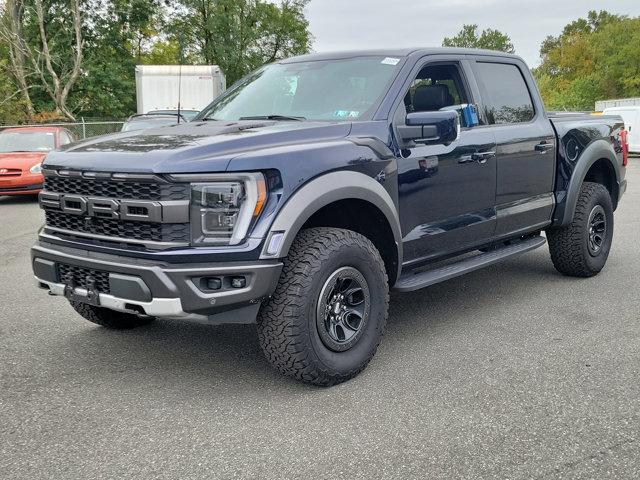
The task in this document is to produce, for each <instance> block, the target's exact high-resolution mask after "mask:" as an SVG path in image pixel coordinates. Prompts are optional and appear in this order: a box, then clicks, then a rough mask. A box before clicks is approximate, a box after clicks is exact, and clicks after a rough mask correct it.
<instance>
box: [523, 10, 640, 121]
mask: <svg viewBox="0 0 640 480" xmlns="http://www.w3.org/2000/svg"><path fill="white" fill-rule="evenodd" d="M639 45H640V17H638V18H628V17H625V16H618V15H612V14H610V13H608V12H605V11H601V12H595V11H591V12H589V14H588V16H587V18H581V19H578V20H575V21H573V22H571V23H569V24H568V25H567V26H566V27H565V28H564V29H563V31H562V33H561V34H560V35H559V36H557V37H547V38H546V39H545V40H544V42H543V43H542V45H541V48H540V56H541V59H542V62H541V64H540V66H539V67H538V68H536V69H535V70H534V74H535V76H536V78H537V80H538V85H539V88H540V92H541V94H542V97H543V99H544V101H545V104H546V106H547V108H550V109H553V110H591V109H593V108H594V103H595V102H596V101H597V100H602V99H605V98H621V97H632V96H640V47H639Z"/></svg>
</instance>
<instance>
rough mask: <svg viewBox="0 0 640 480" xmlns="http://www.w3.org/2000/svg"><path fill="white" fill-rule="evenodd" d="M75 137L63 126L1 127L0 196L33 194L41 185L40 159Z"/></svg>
mask: <svg viewBox="0 0 640 480" xmlns="http://www.w3.org/2000/svg"><path fill="white" fill-rule="evenodd" d="M73 141H75V139H74V137H73V135H72V134H71V132H69V130H67V129H66V128H60V127H20V128H7V129H6V130H2V131H0V196H1V195H33V194H35V193H38V192H39V191H40V189H41V188H42V182H43V177H42V168H41V165H42V160H44V157H45V156H46V155H47V153H48V152H49V151H51V150H53V149H55V148H59V147H61V146H62V145H66V144H68V143H71V142H73Z"/></svg>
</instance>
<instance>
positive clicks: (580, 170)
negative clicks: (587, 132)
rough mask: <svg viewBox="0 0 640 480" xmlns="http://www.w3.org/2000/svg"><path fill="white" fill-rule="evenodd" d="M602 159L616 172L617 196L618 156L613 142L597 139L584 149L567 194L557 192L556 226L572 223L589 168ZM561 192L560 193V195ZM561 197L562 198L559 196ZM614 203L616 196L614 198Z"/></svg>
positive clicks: (616, 188) (616, 186) (617, 185)
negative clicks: (612, 144) (612, 145)
mask: <svg viewBox="0 0 640 480" xmlns="http://www.w3.org/2000/svg"><path fill="white" fill-rule="evenodd" d="M600 159H605V160H608V161H609V163H610V167H611V170H612V171H613V172H614V176H615V182H614V185H613V187H614V190H615V191H614V192H613V194H614V196H615V197H617V195H618V192H619V188H620V176H619V172H618V167H617V157H616V154H615V152H614V151H613V148H612V147H611V144H609V143H608V142H607V141H606V140H597V141H595V142H593V143H592V144H591V145H589V146H588V147H587V148H585V149H584V151H583V152H582V154H581V155H580V157H579V158H578V160H577V162H576V164H575V166H574V167H573V171H572V173H571V179H570V180H569V186H568V187H567V191H566V194H565V195H564V196H562V195H561V194H562V193H563V192H556V198H557V205H556V210H555V213H554V224H555V225H556V226H562V227H564V226H566V225H568V224H570V223H571V220H572V219H573V214H574V213H575V210H576V205H577V204H578V195H579V194H580V188H581V187H582V184H583V183H584V179H585V178H586V176H587V173H588V172H589V169H590V168H591V167H592V166H593V164H594V163H596V162H597V161H598V160H600ZM559 194H560V195H559ZM558 197H560V198H558ZM612 200H613V202H614V204H615V202H616V198H613V199H612Z"/></svg>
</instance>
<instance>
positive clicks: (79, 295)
mask: <svg viewBox="0 0 640 480" xmlns="http://www.w3.org/2000/svg"><path fill="white" fill-rule="evenodd" d="M85 292H86V293H85ZM64 296H65V297H67V299H68V300H69V301H70V302H80V303H87V304H89V305H94V306H96V307H98V306H100V294H99V293H98V292H97V291H96V290H81V289H76V288H75V287H73V286H71V285H65V286H64Z"/></svg>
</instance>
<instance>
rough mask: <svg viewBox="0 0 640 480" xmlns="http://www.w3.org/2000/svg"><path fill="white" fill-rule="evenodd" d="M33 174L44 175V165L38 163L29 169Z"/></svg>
mask: <svg viewBox="0 0 640 480" xmlns="http://www.w3.org/2000/svg"><path fill="white" fill-rule="evenodd" d="M29 171H30V172H31V173H42V163H36V164H35V165H34V166H33V167H31V168H30V169H29Z"/></svg>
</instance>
